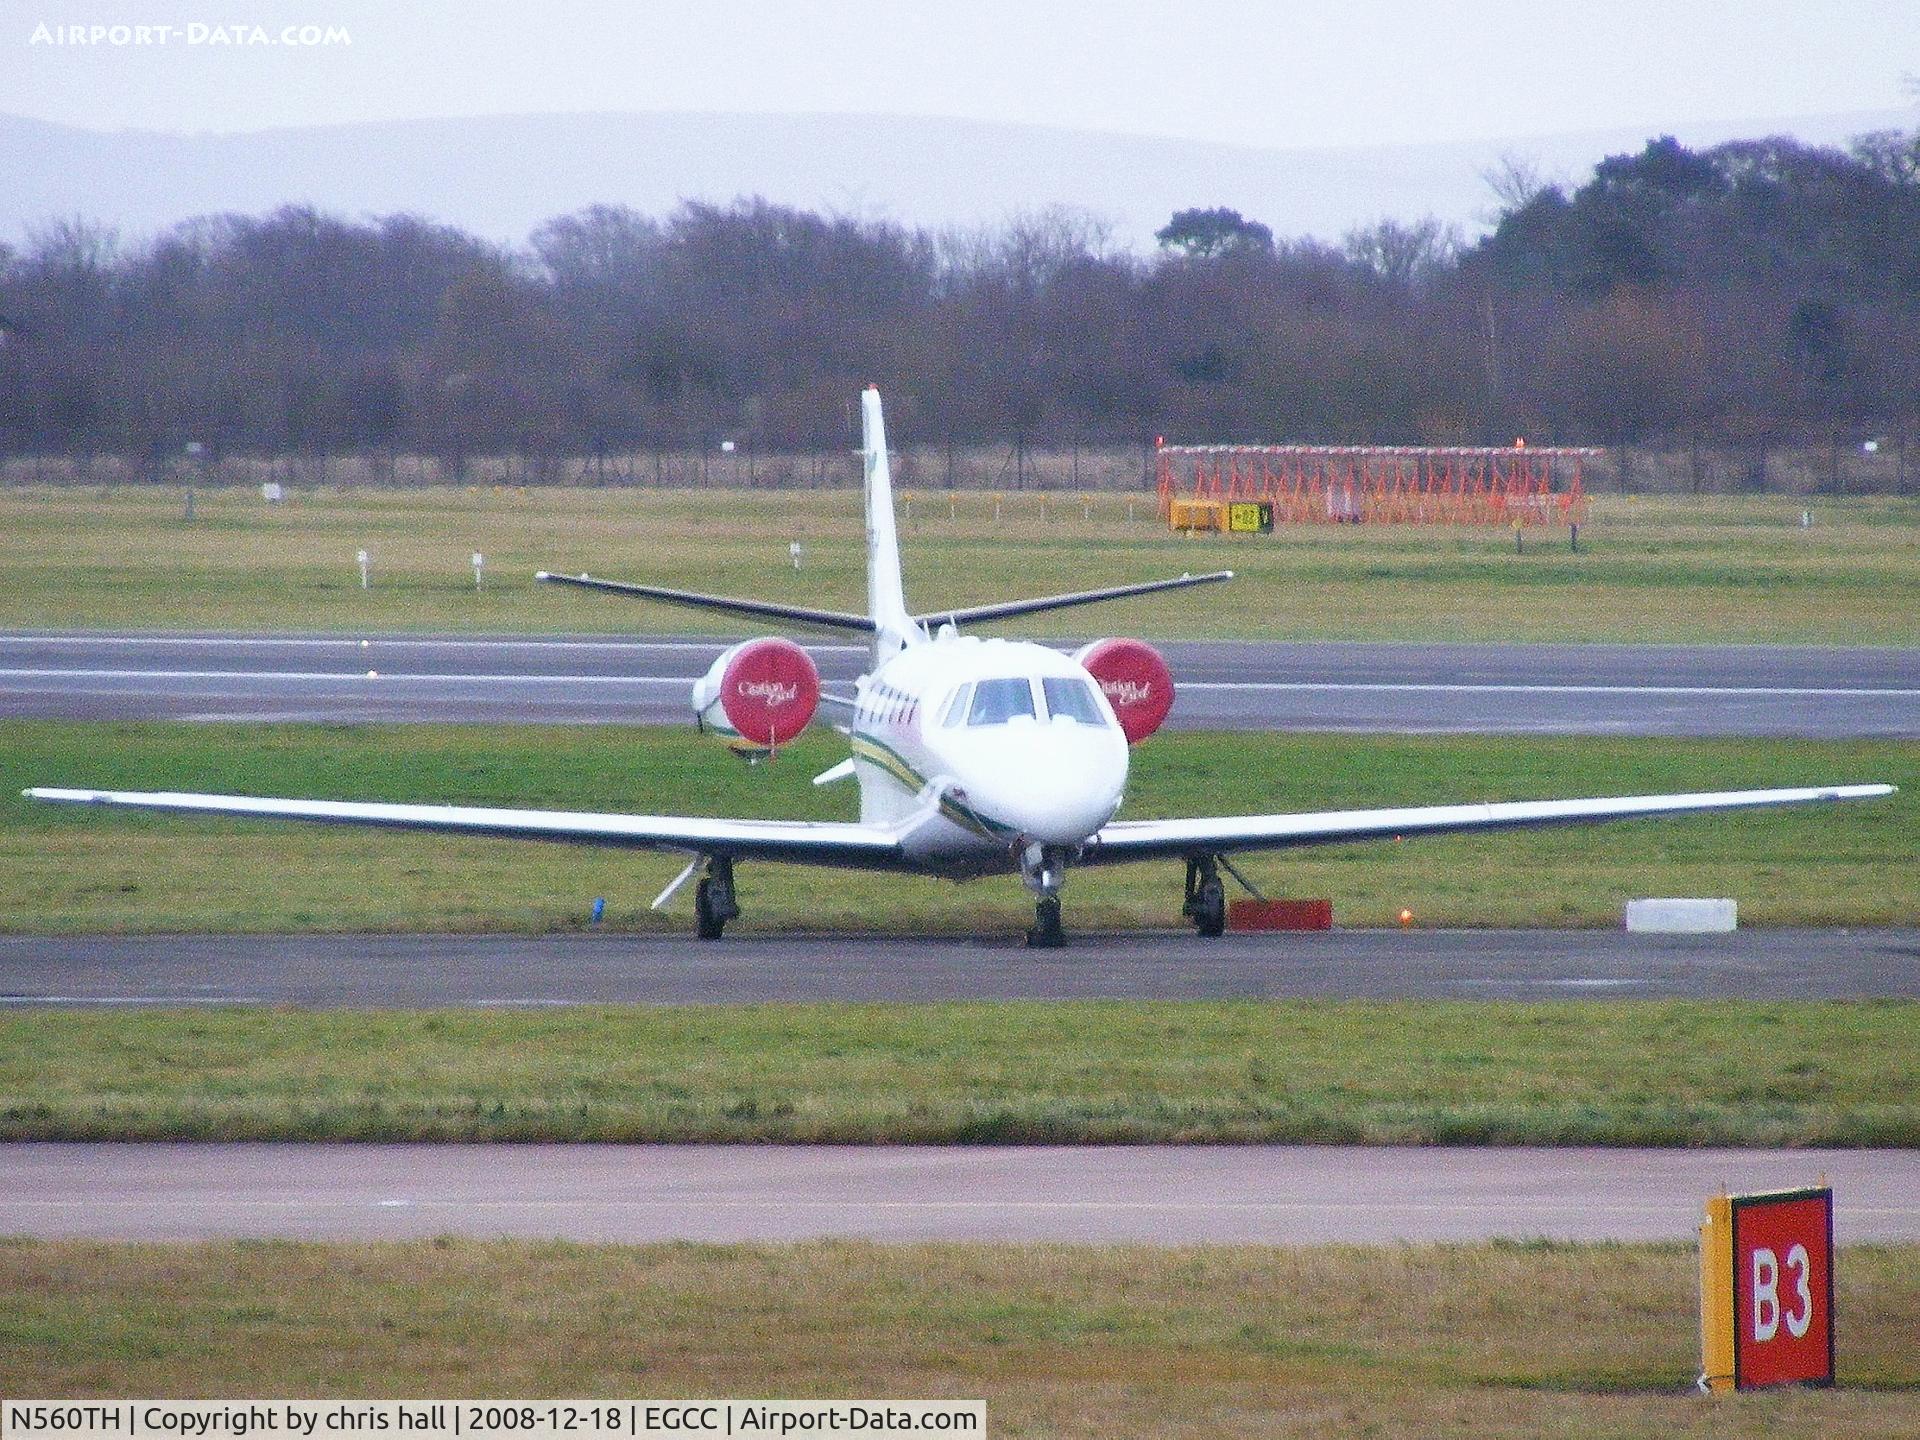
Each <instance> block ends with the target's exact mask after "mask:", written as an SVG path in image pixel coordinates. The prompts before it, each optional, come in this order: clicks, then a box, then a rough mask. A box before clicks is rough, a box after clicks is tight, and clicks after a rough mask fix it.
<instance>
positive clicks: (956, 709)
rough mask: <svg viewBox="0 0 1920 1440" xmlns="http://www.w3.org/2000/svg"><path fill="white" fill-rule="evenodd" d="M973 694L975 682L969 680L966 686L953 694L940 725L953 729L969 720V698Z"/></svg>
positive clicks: (941, 716) (942, 715) (941, 715)
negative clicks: (963, 721) (952, 727)
mask: <svg viewBox="0 0 1920 1440" xmlns="http://www.w3.org/2000/svg"><path fill="white" fill-rule="evenodd" d="M971 694H973V682H972V681H971V680H969V681H968V682H967V683H966V684H965V685H962V686H961V687H960V688H959V689H958V690H956V691H954V692H953V696H952V698H950V699H949V700H948V701H947V708H946V709H945V710H943V711H942V712H941V714H940V723H941V724H942V725H946V726H949V727H951V726H954V725H958V724H959V723H960V722H961V721H962V720H965V719H966V718H967V697H968V696H969V695H971Z"/></svg>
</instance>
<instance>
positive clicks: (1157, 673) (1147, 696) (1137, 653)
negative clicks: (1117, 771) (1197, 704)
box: [1073, 640, 1173, 745]
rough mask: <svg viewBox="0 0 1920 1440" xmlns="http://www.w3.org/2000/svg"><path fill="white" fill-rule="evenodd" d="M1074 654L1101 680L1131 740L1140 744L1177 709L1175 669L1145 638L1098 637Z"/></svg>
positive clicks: (1115, 714)
mask: <svg viewBox="0 0 1920 1440" xmlns="http://www.w3.org/2000/svg"><path fill="white" fill-rule="evenodd" d="M1073 658H1074V659H1075V660H1077V661H1079V662H1080V664H1081V665H1083V666H1085V667H1086V671H1087V673H1088V674H1089V675H1091V676H1093V678H1094V679H1095V680H1097V681H1099V682H1100V689H1101V690H1102V691H1103V692H1104V693H1105V695H1106V697H1107V703H1108V704H1109V705H1111V706H1113V714H1114V718H1115V719H1117V720H1118V721H1119V722H1120V728H1121V729H1122V730H1124V731H1125V732H1126V736H1127V743H1128V744H1129V745H1138V744H1139V743H1140V742H1141V741H1142V740H1144V739H1146V738H1147V737H1148V736H1149V735H1151V734H1153V732H1154V731H1156V730H1158V729H1159V728H1160V726H1161V725H1162V723H1164V722H1165V720H1166V718H1167V712H1168V711H1169V710H1171V709H1173V672H1172V671H1171V670H1169V669H1167V662H1166V661H1164V660H1162V659H1161V658H1160V652H1159V651H1158V650H1156V649H1154V648H1153V646H1151V645H1149V644H1147V642H1146V641H1144V640H1096V641H1094V642H1093V643H1092V644H1091V645H1087V646H1083V647H1082V648H1081V649H1079V650H1077V651H1075V652H1074V656H1073Z"/></svg>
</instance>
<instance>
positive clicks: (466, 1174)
mask: <svg viewBox="0 0 1920 1440" xmlns="http://www.w3.org/2000/svg"><path fill="white" fill-rule="evenodd" d="M0 1174H4V1175H5V1177H6V1180H5V1184H4V1185H0V1234H15V1235H36V1236H45V1237H55V1236H91V1237H97V1238H103V1239H130V1240H160V1239H167V1240H201V1239H212V1238H218V1237H223V1236H289V1237H300V1238H308V1239H356V1240H374V1239H402V1238H408V1237H417V1236H428V1235H444V1234H458V1235H467V1236H474V1237H482V1238H486V1237H495V1236H503V1235H511V1236H525V1237H538V1238H556V1237H557V1238H565V1239H569V1240H581V1241H624V1242H637V1241H650V1240H707V1241H791V1240H804V1239H810V1238H815V1237H821V1236H834V1237H841V1238H849V1239H870V1240H887V1241H909V1240H1020V1241H1072V1242H1080V1243H1097V1242H1133V1243H1144V1244H1155V1245H1172V1244H1201V1243H1225V1242H1246V1243H1259V1244H1324V1243H1332V1242H1342V1243H1368V1244H1383V1243H1391V1242H1395V1241H1414V1242H1425V1241H1471V1240H1486V1239H1492V1238H1496V1237H1513V1238H1535V1237H1539V1238H1547V1239H1556V1240H1585V1241H1610V1240H1617V1241H1638V1240H1667V1241H1679V1240H1690V1239H1692V1237H1693V1235H1694V1230H1695V1226H1696V1225H1697V1224H1698V1223H1699V1219H1700V1214H1701V1202H1702V1200H1703V1199H1704V1197H1706V1196H1707V1195H1710V1194H1716V1193H1719V1192H1720V1190H1721V1188H1722V1187H1723V1186H1731V1187H1733V1188H1734V1189H1736V1190H1755V1189H1776V1188H1785V1187H1788V1186H1798V1185H1809V1184H1813V1183H1816V1182H1817V1181H1819V1180H1820V1179H1821V1178H1822V1177H1824V1178H1825V1180H1826V1181H1827V1182H1828V1183H1831V1184H1832V1185H1833V1187H1834V1210H1835V1214H1834V1234H1835V1239H1836V1240H1837V1241H1839V1243H1841V1244H1843V1245H1844V1244H1857V1243H1864V1242H1891V1241H1912V1240H1915V1239H1920V1152H1915V1151H1910V1150H1787V1151H1766V1150H1594V1149H1552V1150H1543V1149H1517V1148H1516V1149H1382V1148H1362V1147H1346V1146H1264V1145H1249V1146H1238V1145H1236V1146H1213V1147H1198V1146H1159V1145H1142V1146H1124V1147H1113V1146H1071V1147H1050V1146H1022V1147H1000V1146H954V1147H929V1146H885V1147H881V1146H870V1147H855V1146H832V1145H829V1146H815V1145H804V1146H778V1145H774V1146H765V1145H761V1146H755V1145H748V1146H707V1145H684V1146H681V1145H518V1146H516V1145H358V1146H357V1145H310V1144H298V1145H271V1144H262V1145H203V1144H191V1145H150V1144H149V1145H125V1144H22V1145H4V1146H0Z"/></svg>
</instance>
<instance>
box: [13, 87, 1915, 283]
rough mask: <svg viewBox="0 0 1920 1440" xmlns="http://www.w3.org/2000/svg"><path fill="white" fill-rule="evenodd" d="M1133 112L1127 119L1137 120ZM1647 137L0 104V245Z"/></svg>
mask: <svg viewBox="0 0 1920 1440" xmlns="http://www.w3.org/2000/svg"><path fill="white" fill-rule="evenodd" d="M1151 118H1152V117H1151V116H1144V115H1143V117H1142V121H1143V123H1144V124H1150V123H1151ZM1913 123H1914V116H1913V115H1912V114H1910V113H1908V112H1903V111H1859V112H1853V113H1849V114H1841V115H1823V116H1811V117H1809V116H1799V117H1788V118H1771V119H1769V118H1765V117H1762V118H1759V119H1755V120H1751V121H1745V122H1736V123H1732V124H1727V125H1718V126H1697V125H1695V126H1687V125H1681V126H1674V127H1671V128H1672V130H1673V132H1674V133H1676V134H1677V135H1678V136H1679V138H1680V139H1681V140H1682V141H1684V142H1686V143H1688V144H1690V145H1696V146H1697V145H1708V144H1715V143H1718V142H1720V141H1723V140H1727V139H1733V138H1738V137H1750V136H1759V135H1768V134H1791V135H1794V136H1796V137H1798V138H1799V139H1802V140H1805V141H1810V142H1817V143H1834V142H1839V141H1843V140H1845V139H1846V138H1847V137H1849V136H1852V135H1854V134H1857V133H1859V132H1861V131H1864V130H1870V129H1879V128H1888V127H1897V126H1902V125H1911V124H1913ZM1646 138H1647V135H1646V134H1643V133H1641V132H1639V131H1609V132H1596V133H1589V134H1580V135H1559V136H1549V137H1536V138H1517V139H1506V140H1489V141H1486V142H1482V143H1475V144H1448V145H1405V146H1387V147H1373V148H1364V149H1316V150H1263V149H1254V148H1249V147H1243V146H1233V145H1215V144H1206V143H1202V142H1198V141H1190V140H1174V139H1158V138H1153V137H1148V136H1139V135H1117V134H1101V133H1093V132H1088V131H1078V130H1065V129H1054V128H1048V127H1045V126H1035V125H1007V124H991V123H986V122H981V121H973V120H956V119H942V118H919V117H911V116H855V115H791V116H772V115H743V114H713V115H700V114H681V113H667V114H633V115H616V114H583V115H517V116H488V117H483V118H475V119H455V120H413V121H398V122H382V123H367V124H354V125H333V126H320V127H312V128H303V129H281V130H261V131H254V132H248V133H241V134H224V135H181V134H163V133H154V132H145V131H119V132H112V133H108V132H100V131H92V130H83V129H77V128H73V127H69V126H62V125H53V124H47V123H45V122H42V121H37V120H28V119H24V118H20V117H12V116H0V237H4V238H8V239H18V237H19V236H20V234H21V233H22V231H23V229H24V227H25V226H26V225H28V224H30V223H32V222H34V221H38V220H44V219H47V218H49V217H53V216H65V215H75V214H80V215H86V216H89V217H92V218H96V219H100V220H104V221H107V222H109V223H112V224H114V225H117V226H118V227H120V228H121V230H122V231H123V232H127V233H129V234H134V235H140V234H148V233H151V232H154V231H157V230H160V229H163V228H165V227H166V226H168V225H171V224H172V223H174V222H176V221H178V220H181V219H185V218H187V217H189V216H193V215H201V214H208V213H213V212H219V211H243V212H258V211H262V210H266V209H270V208H272V207H273V206H276V205H278V204H281V203H284V202H287V201H301V202H309V203H313V204H316V205H318V206H320V207H322V208H324V209H328V210H332V211H336V212H339V213H342V214H345V215H349V216H358V215H364V214H369V213H372V214H385V213H391V212H395V211H407V212H411V213H415V214H420V215H425V216H428V217H431V218H433V219H436V220H443V221H448V222H451V223H453V224H456V225H459V226H461V227H463V228H465V229H468V230H471V231H473V232H475V233H478V234H481V235H485V236H488V237H490V238H493V239H497V240H506V241H520V240H524V239H525V238H526V235H527V233H528V231H529V230H531V229H532V228H533V227H534V226H535V225H537V224H538V223H539V222H541V221H542V220H545V219H547V218H549V217H551V216H554V215H559V214H564V213H566V212H568V211H571V210H576V209H579V208H580V207H582V206H584V205H589V204H593V203H596V202H604V203H619V204H626V205H630V206H632V207H633V208H634V209H636V210H640V211H643V212H646V213H661V212H664V211H666V210H669V209H671V208H672V207H673V206H674V205H676V204H677V203H678V202H679V201H680V200H682V199H689V198H694V199H708V200H718V201H726V200H730V199H732V198H734V197H735V196H738V195H746V194H760V195H765V196H766V197H768V198H769V199H772V200H777V201H782V202H786V203H790V204H795V205H800V206H805V207H807V208H811V209H828V210H839V211H844V212H849V213H854V214H859V215H862V216H867V217H873V218H889V219H896V220H900V221H904V222H907V223H911V224H917V225H927V226H935V227H939V226H947V225H969V224H979V223H997V222H999V221H1002V220H1004V219H1005V218H1006V217H1007V216H1008V215H1009V214H1010V213H1012V212H1015V211H1019V210H1030V209H1035V208H1038V207H1040V206H1043V205H1048V204H1055V203H1060V204H1067V205H1072V206H1077V207H1081V208H1084V209H1087V210H1090V211H1093V212H1095V213H1096V214H1099V215H1101V216H1102V217H1104V218H1105V219H1107V220H1108V221H1110V222H1111V223H1112V224H1113V226H1114V231H1115V238H1116V239H1118V240H1119V241H1120V242H1122V243H1123V244H1127V245H1131V246H1133V247H1135V248H1138V249H1143V250H1144V249H1148V248H1150V247H1151V246H1152V244H1153V240H1152V234H1153V231H1154V230H1155V229H1156V228H1157V227H1159V226H1160V225H1162V224H1164V223H1165V222H1166V218H1167V216H1168V215H1169V214H1171V213H1172V212H1173V211H1174V210H1175V209H1178V208H1182V207H1185V206H1191V205H1231V206H1233V207H1235V208H1237V209H1239V210H1241V211H1243V212H1245V213H1246V214H1247V215H1249V216H1252V217H1255V218H1257V219H1259V220H1262V221H1264V222H1265V223H1266V224H1268V225H1270V226H1271V227H1272V228H1273V230H1274V231H1275V232H1276V233H1277V234H1280V235H1300V234H1313V235H1319V236H1323V237H1326V238H1335V237H1338V236H1339V235H1340V234H1341V233H1342V232H1344V231H1345V230H1347V229H1349V228H1351V227H1353V226H1355V225H1359V224H1365V223H1368V222H1370V221H1373V220H1376V219H1379V218H1381V217H1383V216H1393V217H1395V218H1399V219H1414V218H1417V217H1419V216H1421V215H1425V214H1429V213H1431V214H1434V215H1437V216H1439V217H1441V218H1442V219H1445V220H1452V221H1457V222H1459V223H1461V224H1462V225H1463V226H1465V227H1467V228H1468V229H1469V230H1472V229H1473V228H1474V226H1475V224H1476V222H1477V221H1479V220H1480V219H1481V218H1482V217H1483V216H1484V215H1485V213H1486V212H1487V211H1488V210H1489V209H1490V208H1491V206H1492V204H1493V201H1492V197H1491V195H1490V193H1489V192H1488V190H1487V187H1486V185H1485V183H1484V182H1483V181H1482V180H1481V178H1480V172H1481V171H1482V170H1483V169H1485V168H1486V167H1487V166H1488V165H1489V164H1490V163H1492V162H1493V161H1494V160H1495V159H1496V158H1497V157H1499V156H1500V155H1501V154H1503V153H1513V154H1516V155H1519V156H1523V157H1526V158H1528V159H1530V160H1532V161H1534V162H1536V163H1537V164H1538V165H1539V166H1540V168H1541V169H1542V171H1543V172H1544V173H1545V174H1546V175H1548V176H1549V177H1550V178H1574V179H1579V178H1583V177H1584V174H1585V172H1586V171H1587V170H1589V169H1590V168H1591V167H1592V165H1593V163H1594V162H1595V161H1596V160H1598V159H1599V158H1600V157H1601V156H1603V155H1606V154H1608V153H1612V152H1617V151H1620V150H1637V149H1638V148H1639V147H1640V145H1641V144H1642V143H1643V142H1644V141H1645V140H1646Z"/></svg>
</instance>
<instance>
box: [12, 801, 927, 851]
mask: <svg viewBox="0 0 1920 1440" xmlns="http://www.w3.org/2000/svg"><path fill="white" fill-rule="evenodd" d="M22 793H23V794H25V795H26V796H27V798H28V799H31V800H44V801H47V802H50V803H52V804H56V805H115V806H125V807H128V808H131V809H138V810H165V811H171V812H173V813H176V814H187V815H225V816H233V817H239V818H247V819H258V820H304V821H308V822H310V823H317V824H323V825H367V826H373V827H376V828H384V829H389V830H427V831H437V832H439V833H442V834H449V835H485V836H492V837H496V838H502V839H511V840H554V841H560V842H563V843H567V844H572V845H604V846H612V847H616V848H622V847H624V848H628V849H638V850H676V851H680V852H681V853H683V854H697V855H724V856H727V857H729V858H732V859H736V860H784V861H789V862H792V863H796V864H803V865H839V866H845V867H851V868H857V869H871V870H893V869H899V868H903V867H904V857H903V852H902V849H901V845H900V841H899V839H898V837H896V836H895V835H894V834H893V833H892V832H890V831H887V830H883V829H880V828H878V827H876V826H872V825H855V824H844V823H839V822H831V821H812V820H724V819H708V818H704V817H701V816H690V815H613V814H596V813H592V812H587V811H576V810H508V809H496V808H493V807H490V806H480V805H388V804H381V803H369V802H362V801H352V800H290V799H276V798H271V797H266V796H254V795H193V794H184V793H176V792H172V791H139V790H60V789H49V788H38V789H33V790H27V791H23V792H22Z"/></svg>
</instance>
